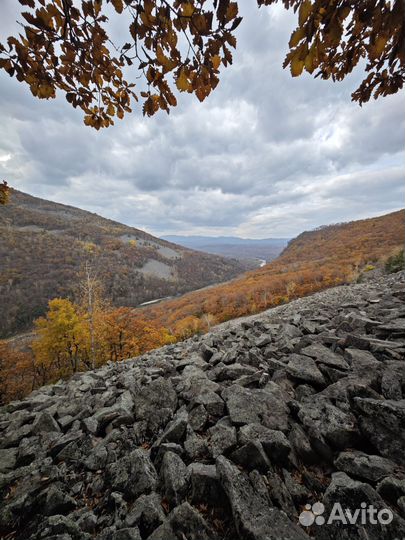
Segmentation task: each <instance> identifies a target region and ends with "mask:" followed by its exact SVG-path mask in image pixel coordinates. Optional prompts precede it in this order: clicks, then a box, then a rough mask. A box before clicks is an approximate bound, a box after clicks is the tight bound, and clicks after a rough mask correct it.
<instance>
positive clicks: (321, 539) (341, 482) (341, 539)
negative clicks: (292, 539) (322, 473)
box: [316, 472, 405, 540]
mask: <svg viewBox="0 0 405 540" xmlns="http://www.w3.org/2000/svg"><path fill="white" fill-rule="evenodd" d="M322 502H323V504H324V505H325V508H326V512H325V516H329V515H330V512H331V510H332V507H333V506H334V505H335V504H336V503H340V505H341V507H342V509H344V510H343V511H344V512H345V511H346V509H349V510H350V512H351V513H352V514H353V512H355V511H356V510H359V509H360V510H361V509H362V506H361V505H362V503H363V504H365V505H366V507H369V506H371V505H372V506H373V507H374V508H375V509H376V511H378V512H379V511H381V510H384V512H386V511H387V505H386V504H385V503H384V501H383V499H382V498H381V497H380V496H379V495H378V493H377V492H376V491H375V490H374V489H373V488H372V487H371V486H370V485H369V484H363V483H361V482H357V481H355V480H352V479H351V478H350V477H349V476H347V475H346V474H345V473H342V472H339V473H335V474H333V476H332V482H331V484H330V485H329V487H328V488H327V490H326V492H325V495H324V497H323V501H322ZM375 517H376V516H375V515H374V521H375V522H374V523H371V522H370V519H366V520H364V523H362V521H363V520H362V519H361V518H358V519H357V521H356V523H355V524H348V523H347V522H346V525H345V524H342V523H341V521H339V520H333V521H332V522H331V523H329V522H328V523H327V525H325V526H322V527H318V529H317V536H316V538H317V540H330V539H332V538H333V539H336V540H353V538H367V539H368V540H393V539H395V538H403V537H404V535H405V521H404V520H403V519H402V518H400V517H399V516H398V515H397V514H395V512H393V520H392V521H391V523H386V524H382V523H381V521H380V520H378V519H375ZM385 517H387V516H386V515H385Z"/></svg>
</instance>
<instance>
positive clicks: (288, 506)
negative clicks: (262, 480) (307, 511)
mask: <svg viewBox="0 0 405 540" xmlns="http://www.w3.org/2000/svg"><path fill="white" fill-rule="evenodd" d="M267 484H268V492H269V496H270V500H271V504H272V505H274V506H276V507H277V508H281V509H282V511H283V512H285V514H287V516H288V517H289V518H290V519H293V520H294V521H295V522H296V521H297V509H296V508H295V505H294V500H293V498H292V495H291V493H290V492H289V491H288V489H287V486H286V485H285V483H284V482H283V480H282V479H281V478H280V476H279V475H278V474H275V473H272V472H269V473H268V475H267Z"/></svg>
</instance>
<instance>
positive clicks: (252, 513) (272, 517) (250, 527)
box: [216, 456, 308, 540]
mask: <svg viewBox="0 0 405 540" xmlns="http://www.w3.org/2000/svg"><path fill="white" fill-rule="evenodd" d="M216 466H217V471H218V475H219V477H220V480H221V484H222V486H223V488H224V491H225V493H226V495H227V497H228V500H229V503H230V505H231V509H232V515H233V519H234V522H235V525H236V529H237V532H238V534H239V535H240V536H241V537H242V538H249V539H252V540H263V539H264V538H265V539H266V540H280V539H281V538H283V540H305V539H306V540H308V536H307V535H306V534H305V533H304V532H303V531H302V530H301V529H299V528H298V527H297V526H296V525H295V523H293V522H292V521H290V520H289V519H288V518H287V516H286V515H285V514H283V513H281V512H280V511H279V510H278V509H277V508H269V505H268V501H266V500H265V499H264V498H263V497H262V496H260V495H259V494H258V493H257V492H256V491H255V489H254V487H253V486H252V484H251V483H250V481H249V478H248V477H247V476H246V475H245V474H243V473H242V472H241V471H239V470H238V468H237V467H236V466H235V465H233V464H232V463H231V462H230V461H229V460H227V459H226V458H225V457H223V456H220V457H218V459H217V462H216Z"/></svg>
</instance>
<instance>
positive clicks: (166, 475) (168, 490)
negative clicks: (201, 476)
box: [160, 452, 187, 507]
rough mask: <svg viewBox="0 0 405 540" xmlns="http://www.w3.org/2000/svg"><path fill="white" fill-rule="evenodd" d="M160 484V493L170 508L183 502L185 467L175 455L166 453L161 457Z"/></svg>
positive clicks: (185, 483) (185, 488)
mask: <svg viewBox="0 0 405 540" xmlns="http://www.w3.org/2000/svg"><path fill="white" fill-rule="evenodd" d="M160 483H161V488H162V493H163V494H164V496H165V497H166V499H167V500H168V501H169V503H170V505H171V506H172V507H173V506H176V505H178V504H180V503H181V501H183V500H184V497H185V495H186V492H187V467H186V466H185V464H184V462H183V460H182V459H181V457H179V456H178V455H177V454H174V453H173V452H166V453H165V455H164V456H163V460H162V465H161V467H160Z"/></svg>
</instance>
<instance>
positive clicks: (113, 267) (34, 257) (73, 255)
mask: <svg viewBox="0 0 405 540" xmlns="http://www.w3.org/2000/svg"><path fill="white" fill-rule="evenodd" d="M0 237H1V242H0V260H1V268H0V294H1V298H2V310H1V311H2V317H1V321H0V336H1V335H3V336H5V335H11V334H12V333H13V332H14V333H15V332H16V331H19V330H22V329H25V328H28V327H29V326H30V325H31V323H32V321H33V319H34V318H36V317H38V316H40V315H42V314H44V313H45V311H46V307H47V303H48V300H50V299H52V298H54V297H58V296H60V297H66V296H68V297H69V298H71V299H73V298H74V297H75V295H76V294H77V290H76V288H77V282H78V280H79V279H80V274H81V272H82V271H83V269H84V265H85V263H86V261H91V263H92V265H93V266H94V267H96V268H97V269H98V277H99V278H100V280H101V281H102V282H103V286H104V288H105V295H106V296H107V297H108V298H110V299H111V301H112V303H113V304H114V305H117V306H137V305H139V304H140V303H142V302H145V301H147V300H152V299H155V298H161V297H166V296H175V295H177V294H180V293H184V292H186V291H190V290H192V289H198V288H201V287H204V286H206V285H209V284H213V283H218V282H220V281H225V280H228V279H230V278H233V277H235V276H236V275H237V274H240V273H241V272H243V271H244V270H246V268H247V267H248V266H247V265H246V264H245V263H241V262H240V261H236V260H233V259H225V258H222V257H219V256H215V255H209V254H207V253H201V252H197V251H192V250H190V249H186V248H183V247H180V246H176V245H174V244H171V243H169V242H165V241H164V240H160V239H158V238H155V237H153V236H152V235H149V234H147V233H145V232H144V231H141V230H139V229H134V228H132V227H128V226H126V225H122V224H120V223H117V222H114V221H111V220H108V219H105V218H102V217H100V216H98V215H96V214H91V213H90V212H86V211H84V210H80V209H78V208H73V207H70V206H65V205H61V204H56V203H53V202H50V201H45V200H42V199H38V198H36V197H31V196H30V195H27V194H24V193H21V192H18V191H16V190H12V193H11V197H10V201H9V203H8V204H7V205H5V206H3V207H1V211H0ZM252 266H253V265H252ZM252 266H251V267H252Z"/></svg>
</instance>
